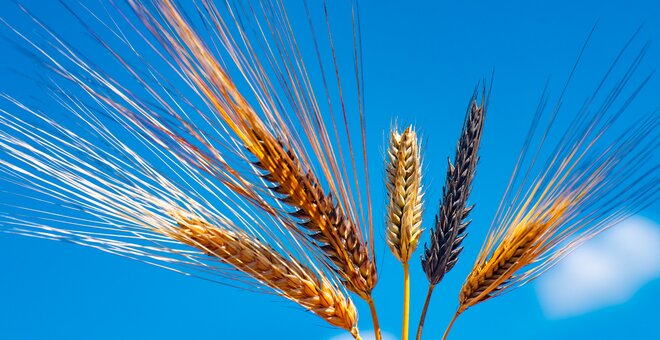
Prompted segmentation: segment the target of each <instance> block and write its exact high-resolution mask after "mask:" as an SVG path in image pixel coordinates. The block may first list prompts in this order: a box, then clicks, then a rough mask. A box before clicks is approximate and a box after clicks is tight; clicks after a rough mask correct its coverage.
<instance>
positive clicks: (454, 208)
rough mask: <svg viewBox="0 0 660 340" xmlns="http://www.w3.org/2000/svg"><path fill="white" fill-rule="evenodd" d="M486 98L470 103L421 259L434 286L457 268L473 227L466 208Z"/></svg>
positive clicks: (475, 163)
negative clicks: (429, 243)
mask: <svg viewBox="0 0 660 340" xmlns="http://www.w3.org/2000/svg"><path fill="white" fill-rule="evenodd" d="M485 96H486V95H485V94H484V95H483V96H482V98H481V103H480V104H478V103H477V101H476V94H475V96H474V97H473V98H472V100H471V101H470V105H469V107H468V110H467V112H466V117H465V123H464V124H463V130H462V132H461V137H460V139H459V141H458V145H457V146H456V156H455V160H454V164H452V163H451V160H448V166H447V178H446V181H445V186H444V188H443V192H442V203H441V206H440V211H439V213H438V214H437V215H436V217H435V228H434V229H433V230H432V232H431V246H430V247H426V245H425V250H424V256H423V258H422V268H423V269H424V272H425V273H426V277H427V278H428V280H429V282H430V283H431V285H436V284H438V282H440V280H442V278H443V277H444V275H445V274H446V273H447V272H449V271H450V270H451V269H452V268H453V267H454V265H455V264H456V261H457V260H458V255H459V254H460V253H461V250H463V248H462V247H461V242H463V239H464V238H465V236H466V234H465V229H466V228H467V226H468V225H469V224H470V221H465V219H466V218H467V216H468V214H469V213H470V211H471V210H472V207H473V206H470V207H468V206H466V205H467V200H468V197H469V195H470V190H471V186H472V180H473V179H474V175H475V172H476V167H477V162H478V160H479V157H478V153H477V152H478V150H479V144H480V143H481V132H482V130H483V126H484V120H485V115H486V103H485V101H486V99H485Z"/></svg>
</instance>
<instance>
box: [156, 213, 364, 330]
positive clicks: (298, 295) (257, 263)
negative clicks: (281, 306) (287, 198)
mask: <svg viewBox="0 0 660 340" xmlns="http://www.w3.org/2000/svg"><path fill="white" fill-rule="evenodd" d="M170 214H171V215H172V217H173V218H174V219H175V220H176V221H177V224H178V227H177V228H170V229H163V230H159V231H160V232H163V233H166V234H167V236H169V237H171V238H173V239H176V240H178V241H180V242H182V243H184V244H187V245H189V246H191V247H194V248H197V249H200V250H202V251H203V252H205V253H206V254H207V255H209V256H213V257H217V258H219V259H220V260H221V261H222V262H224V263H227V264H229V265H231V266H233V267H234V268H236V269H237V270H239V271H241V272H244V273H246V274H248V275H250V276H251V277H253V278H254V279H256V280H257V281H259V282H261V283H262V284H264V285H266V286H268V287H270V288H272V289H273V290H274V291H275V292H277V293H278V294H279V295H281V296H283V297H285V298H287V299H289V300H292V301H294V302H296V303H298V304H299V305H301V306H302V307H304V308H305V309H307V310H309V311H311V312H312V313H314V314H316V315H318V316H320V317H321V318H323V319H324V320H326V321H327V322H328V323H330V324H331V325H333V326H337V327H340V328H343V329H345V330H348V331H349V332H350V333H351V334H352V335H353V336H354V337H356V338H357V337H358V330H357V311H356V309H355V306H354V305H353V302H352V301H351V299H350V297H348V296H346V295H345V294H344V293H343V292H342V291H341V290H340V289H339V288H338V287H337V286H335V285H334V284H332V283H330V281H329V280H328V279H326V278H324V277H319V275H318V274H316V273H315V271H313V270H311V269H310V268H308V267H306V266H304V265H303V264H301V263H299V262H297V261H295V260H294V259H293V258H290V257H286V256H283V255H282V254H280V253H279V252H278V251H277V250H275V249H273V248H272V247H270V246H269V245H267V244H264V243H262V242H260V241H258V240H255V239H254V237H252V236H250V235H248V234H246V233H244V232H242V231H240V230H227V229H223V228H218V227H215V226H212V225H210V224H208V223H207V222H205V221H203V220H201V219H199V218H197V217H186V216H184V215H183V214H181V213H179V212H171V213H170Z"/></svg>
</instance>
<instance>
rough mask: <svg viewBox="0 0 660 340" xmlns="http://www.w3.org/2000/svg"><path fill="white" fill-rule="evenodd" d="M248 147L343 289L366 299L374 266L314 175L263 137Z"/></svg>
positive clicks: (354, 230) (352, 227)
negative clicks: (322, 253) (328, 264)
mask: <svg viewBox="0 0 660 340" xmlns="http://www.w3.org/2000/svg"><path fill="white" fill-rule="evenodd" d="M256 138H258V139H259V141H260V142H259V143H255V144H253V145H252V146H250V147H249V150H250V151H251V152H252V153H253V154H254V155H255V156H256V157H257V158H258V160H259V161H258V162H257V163H256V164H257V165H258V166H259V167H260V168H262V169H263V170H264V171H266V174H264V175H263V177H264V178H265V179H266V180H268V181H270V182H271V183H273V184H274V186H272V187H271V190H273V191H274V192H276V193H278V194H279V195H281V196H280V199H281V200H282V201H284V202H285V203H287V204H289V205H291V206H292V207H295V208H296V209H297V210H296V211H295V212H293V213H292V215H293V216H294V217H295V218H297V219H298V220H299V221H300V223H299V225H300V226H302V227H303V228H304V229H305V230H306V231H300V232H301V233H305V234H307V235H308V236H309V237H310V238H311V240H313V242H315V244H317V245H318V246H319V247H320V248H321V249H322V250H323V252H324V253H325V254H326V256H327V257H328V258H329V259H330V261H331V266H332V267H333V268H334V269H335V270H336V271H337V273H338V274H339V275H340V277H341V278H342V279H343V281H344V284H345V286H346V288H347V289H349V290H350V291H352V292H354V293H356V294H358V295H359V296H360V297H362V298H363V299H365V300H367V299H368V298H369V296H370V295H371V291H372V289H373V287H374V286H375V284H376V280H377V274H376V267H375V263H374V262H373V261H372V260H371V258H370V256H369V251H368V248H367V246H366V244H365V242H364V241H362V238H361V236H360V232H359V230H358V228H357V227H356V226H355V224H354V223H353V222H352V221H351V220H349V219H348V218H347V217H346V216H345V214H344V212H343V210H342V208H341V207H340V206H339V205H338V204H336V203H335V201H334V199H333V197H332V196H330V195H326V194H325V193H324V192H323V189H322V188H321V186H320V185H319V183H318V181H317V180H316V178H315V177H314V175H313V174H312V173H311V172H309V171H307V172H304V170H303V168H302V166H301V165H300V162H299V161H298V160H297V158H296V157H295V155H294V154H293V153H291V152H288V151H286V150H285V148H284V145H283V143H280V142H276V141H275V139H274V138H271V137H270V136H269V135H267V134H259V135H258V136H257V137H256Z"/></svg>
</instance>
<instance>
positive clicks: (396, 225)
mask: <svg viewBox="0 0 660 340" xmlns="http://www.w3.org/2000/svg"><path fill="white" fill-rule="evenodd" d="M387 153H388V155H387V156H388V162H387V170H386V187H387V201H388V205H387V244H388V246H389V247H390V250H391V251H392V254H394V256H395V257H396V258H397V259H398V260H399V261H401V262H402V263H406V262H408V261H409V260H410V256H411V255H412V254H413V252H414V251H415V249H416V248H417V244H418V242H419V237H420V235H421V234H422V229H421V224H422V210H423V209H422V208H423V202H422V198H423V196H424V195H423V193H422V161H421V155H420V147H419V142H418V140H417V134H416V133H415V131H414V130H413V129H412V126H411V127H408V128H407V129H405V130H404V131H403V133H399V132H398V131H396V129H395V130H394V131H392V132H391V134H390V145H389V149H388V152H387Z"/></svg>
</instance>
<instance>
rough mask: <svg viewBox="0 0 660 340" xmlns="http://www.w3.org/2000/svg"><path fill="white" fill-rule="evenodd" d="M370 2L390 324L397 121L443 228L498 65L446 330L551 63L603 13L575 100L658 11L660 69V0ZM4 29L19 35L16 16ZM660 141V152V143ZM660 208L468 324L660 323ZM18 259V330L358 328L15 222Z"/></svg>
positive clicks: (541, 331) (8, 59)
mask: <svg viewBox="0 0 660 340" xmlns="http://www.w3.org/2000/svg"><path fill="white" fill-rule="evenodd" d="M24 3H25V4H27V5H28V7H30V8H35V9H36V10H37V12H38V13H39V14H41V15H42V16H43V17H44V18H47V22H48V24H49V25H50V26H51V27H54V28H56V29H57V30H61V31H63V32H67V33H71V34H73V35H74V36H75V34H76V33H75V31H76V30H79V28H75V27H74V25H71V19H70V17H67V16H66V15H64V14H63V13H64V12H63V11H62V9H61V7H59V5H57V4H51V3H48V4H42V3H41V2H37V1H24ZM360 9H361V16H362V17H361V19H362V33H363V37H362V38H363V48H364V64H365V85H366V108H367V124H368V131H367V132H368V133H367V137H368V143H369V150H368V152H369V160H370V166H371V167H370V171H371V174H372V178H373V179H372V183H373V187H372V193H373V195H374V197H373V199H374V200H373V201H374V207H373V209H374V212H375V214H374V215H375V218H376V220H375V226H376V229H377V230H378V232H377V240H376V242H377V243H376V250H377V252H378V268H379V277H380V279H379V284H378V286H377V288H376V290H375V299H376V303H377V306H378V309H379V316H380V321H381V324H382V325H383V330H384V331H385V332H387V333H390V334H392V337H391V338H390V339H396V338H397V337H398V335H399V330H400V313H401V306H400V304H401V301H400V299H401V268H400V265H399V264H398V262H397V261H396V260H395V259H394V257H393V256H392V255H391V254H390V253H389V251H388V249H387V248H386V247H385V245H384V236H383V233H382V229H383V228H384V227H383V223H384V222H383V219H382V217H383V214H381V213H380V211H381V209H383V207H382V202H384V200H385V199H384V192H383V189H384V188H383V185H381V184H382V169H381V164H382V159H383V151H382V150H383V145H384V144H383V141H384V135H385V134H386V131H387V130H388V129H389V128H390V127H391V126H392V124H393V121H395V120H397V121H398V122H399V123H400V124H401V125H402V126H403V125H405V124H414V125H415V126H417V127H418V131H419V133H420V134H421V135H422V136H423V140H424V154H423V156H424V163H425V168H426V173H425V174H426V181H427V195H426V202H427V209H426V213H425V215H424V218H425V221H427V222H426V223H425V226H426V227H427V228H428V226H429V222H430V221H431V220H432V218H433V215H434V213H435V211H436V209H437V202H438V200H439V198H440V195H441V187H442V183H443V181H444V175H445V171H446V169H445V167H446V157H447V156H449V155H452V157H453V150H454V147H455V143H456V139H457V136H458V133H459V131H460V128H461V124H462V121H463V114H464V112H465V107H466V105H467V102H468V99H469V98H470V95H471V94H472V91H473V89H474V87H475V85H476V84H477V82H478V81H480V80H481V79H483V78H484V77H487V78H488V77H490V75H491V73H492V71H493V70H495V77H494V85H493V92H492V97H491V106H490V108H489V112H488V117H487V121H486V127H485V131H484V137H483V142H482V151H481V161H480V164H479V168H478V171H477V177H476V180H475V183H474V190H473V194H472V196H471V201H472V202H475V203H476V204H477V206H476V208H475V210H474V212H473V213H472V215H471V216H472V220H473V222H472V225H471V227H470V231H469V236H468V237H467V239H466V241H465V242H464V245H465V250H464V252H463V254H462V255H461V258H460V260H459V262H458V264H457V265H456V267H455V269H454V270H453V271H452V272H451V273H450V274H449V275H448V276H447V277H446V278H445V279H444V280H443V281H442V283H441V284H440V285H439V287H438V288H437V289H436V291H435V293H434V298H433V302H432V305H431V307H430V309H429V313H428V316H427V321H426V328H425V335H426V336H427V338H438V337H439V336H440V335H441V332H442V331H443V330H444V328H445V326H446V324H447V322H448V321H449V319H450V318H451V316H452V314H453V312H454V311H455V309H456V307H457V303H458V302H457V296H458V292H459V290H460V287H461V284H462V282H463V280H464V278H465V276H466V275H467V274H468V272H469V271H470V269H471V266H472V263H473V261H474V259H475V257H476V254H477V252H478V250H479V248H480V245H481V242H482V240H483V238H484V237H485V234H486V232H487V229H488V226H489V225H490V220H491V219H492V216H493V215H494V213H495V210H496V209H497V205H498V203H499V199H500V197H501V195H502V193H503V191H504V189H505V185H506V182H507V180H508V178H509V175H510V173H511V171H512V169H513V166H514V163H515V160H516V157H517V155H518V150H519V148H520V146H521V143H522V141H523V138H524V136H525V133H526V132H527V127H528V124H529V122H530V120H531V118H532V114H533V112H534V110H535V108H536V105H537V103H538V100H539V97H540V95H541V93H542V91H543V87H544V84H545V83H546V81H547V79H548V77H551V85H550V90H551V94H554V95H556V94H557V93H559V92H560V91H561V88H562V85H563V83H564V81H565V79H566V77H567V76H568V73H569V71H570V69H571V67H572V66H573V63H574V61H575V59H576V57H577V54H578V52H579V50H580V48H581V47H582V45H583V43H584V41H585V39H586V37H587V35H588V34H589V31H590V30H591V28H592V27H594V25H596V30H595V33H594V36H593V39H592V40H591V43H590V44H589V46H588V49H587V52H586V54H585V57H584V62H583V63H582V64H581V66H580V69H579V71H578V74H577V76H576V79H577V80H576V83H575V84H574V85H575V86H573V87H572V88H570V89H569V91H570V93H571V94H572V95H573V96H574V97H573V98H575V100H580V99H583V98H585V97H586V96H588V95H589V94H590V92H589V91H590V90H589V89H591V88H593V86H594V83H595V82H596V80H597V79H599V77H601V76H602V75H603V73H604V71H605V70H606V68H607V65H608V64H609V63H610V62H611V61H612V60H613V58H614V57H615V56H616V54H617V53H618V52H619V50H620V49H621V47H622V46H623V44H624V43H625V42H626V40H627V39H628V38H630V36H631V35H632V34H633V32H634V31H635V30H636V29H637V28H638V27H640V25H642V24H643V27H642V30H641V33H640V34H639V38H638V39H637V41H636V45H634V48H633V49H635V48H639V46H640V45H641V44H642V43H644V42H646V41H647V40H648V41H651V43H652V45H651V49H650V50H649V53H648V55H647V57H646V61H645V62H644V63H643V65H642V66H641V67H640V71H639V72H640V73H641V74H646V73H648V72H650V71H653V70H655V69H657V67H658V66H660V43H659V42H660V3H658V2H657V1H651V0H649V1H634V2H633V3H631V2H629V1H498V2H491V1H465V2H459V1H411V2H408V3H406V4H405V5H403V4H402V2H399V1H364V2H362V3H361V8H360ZM0 17H2V18H5V19H8V20H10V21H12V22H14V23H17V26H18V27H19V28H20V29H21V30H28V31H29V30H31V26H30V25H29V23H28V22H27V21H26V20H22V19H20V16H19V12H18V11H17V10H16V8H15V5H14V4H13V2H12V1H5V0H1V2H0ZM347 25H350V23H347ZM0 32H2V34H3V36H11V35H10V33H9V32H8V30H7V29H6V28H5V27H3V28H2V29H0ZM0 46H1V47H0V48H1V49H2V50H3V51H4V52H3V53H2V54H1V55H0V65H5V66H8V67H0V91H1V92H8V93H12V94H17V95H24V96H34V97H38V96H39V92H38V89H37V88H35V87H34V86H32V87H30V85H28V84H27V83H26V82H24V81H22V80H20V79H17V78H16V75H15V73H14V70H16V69H18V70H20V71H21V72H24V73H26V74H30V72H34V67H33V66H32V65H31V64H30V61H29V60H25V59H24V58H23V57H22V56H21V55H20V54H19V53H16V51H14V49H13V47H12V46H11V43H9V42H7V41H4V40H3V41H2V42H0ZM84 46H85V45H84V44H83V45H82V46H81V47H84ZM305 48H311V47H309V46H303V49H305ZM628 60H630V59H628ZM659 99H660V79H658V77H656V78H654V79H653V80H652V81H651V83H650V84H649V85H648V86H647V88H646V89H645V90H644V92H643V95H642V96H641V97H640V98H639V100H638V101H637V103H636V105H637V106H635V107H633V108H636V107H639V108H641V110H643V109H646V110H647V111H648V110H652V109H655V108H657V107H658V104H659V102H660V101H659ZM569 102H570V99H569ZM636 117H638V113H637V112H636V111H634V110H630V111H629V112H628V113H627V115H626V116H625V117H624V118H623V119H622V120H623V123H625V122H631V121H632V120H634V119H635V118H636ZM560 128H561V127H560ZM657 156H658V155H657V152H656V153H655V154H654V157H655V158H654V159H657ZM1 199H2V198H0V200H1ZM658 207H659V206H658V204H657V203H655V204H654V205H653V206H652V207H651V208H649V209H647V210H646V211H644V212H642V213H641V217H637V218H636V219H635V220H634V221H632V222H629V223H627V224H623V225H621V226H618V227H617V228H614V229H612V230H611V231H610V232H608V233H606V234H603V235H601V237H599V238H597V239H595V240H594V241H593V242H591V243H589V244H588V245H585V247H584V248H582V249H580V250H579V251H577V252H576V253H575V254H574V256H572V257H569V258H568V259H566V260H565V261H564V262H562V263H560V265H559V266H558V267H557V268H556V269H555V270H553V271H551V272H549V273H547V275H546V276H544V277H543V278H542V279H541V280H539V281H538V282H535V283H532V284H530V285H528V286H525V287H523V288H522V289H519V290H516V291H514V292H512V293H510V294H507V295H505V296H502V297H499V298H497V299H493V300H491V301H488V302H486V303H483V304H480V305H478V306H476V307H474V308H472V309H470V310H469V311H467V312H466V313H465V314H464V315H462V316H461V317H460V318H459V319H458V321H457V322H456V324H455V326H454V329H453V331H452V334H451V336H450V339H481V338H484V337H489V338H496V339H499V338H507V339H530V338H532V339H556V338H565V339H622V338H628V339H660V324H659V323H658V322H657V320H658V318H660V311H659V310H658V307H657V301H660V280H659V279H658V278H659V277H660V265H658V259H660V254H658V249H660V236H658V235H659V234H660V231H659V230H660V227H659V226H658V223H659V222H658V221H660V214H658ZM426 240H428V234H427V233H425V234H424V235H423V236H422V242H425V241H426ZM631 244H632V245H634V246H631ZM420 248H421V247H420ZM419 253H420V252H419V249H418V252H417V255H415V256H413V260H412V262H411V270H412V278H411V280H412V287H413V290H412V294H411V298H412V307H411V329H415V328H416V325H417V320H418V318H419V311H420V309H421V306H422V303H423V298H424V293H425V292H426V288H427V281H426V278H425V276H424V274H423V272H422V271H421V268H420V266H419V262H418V260H417V259H418V255H419ZM613 254H619V256H615V255H613ZM0 267H2V269H3V270H2V273H1V274H0V339H117V338H121V339H183V338H186V339H202V338H204V339H240V338H244V339H262V338H272V339H331V338H332V339H343V338H333V337H334V336H340V335H341V332H340V331H339V330H337V329H333V328H330V327H328V326H327V325H326V324H325V323H324V322H323V321H322V320H320V319H318V318H316V317H314V316H313V315H311V314H309V313H305V312H303V311H301V310H300V309H299V308H297V307H296V306H295V305H294V304H292V303H289V302H288V301H285V300H284V299H281V298H278V297H274V296H269V295H258V294H252V293H249V292H245V291H240V290H237V289H234V288H231V287H225V286H221V285H218V284H215V283H211V282H206V281H203V280H197V279H194V278H190V277H185V276H182V275H178V274H175V273H172V272H168V271H165V270H162V269H159V268H156V267H152V266H147V265H144V264H141V263H138V262H132V261H129V260H125V259H121V258H118V257H114V256H111V255H107V254H103V253H100V252H96V251H94V250H91V249H86V248H83V247H77V246H72V245H66V244H61V243H57V242H49V241H43V240H35V239H28V238H22V237H17V236H9V235H0ZM575 268H578V269H577V270H576V269H575ZM580 268H581V269H584V270H580ZM603 282H606V283H608V284H607V285H605V286H603V284H602V283H603ZM580 292H582V293H583V294H580ZM587 295H588V296H587ZM585 296H587V297H585ZM356 303H357V305H358V307H359V310H360V315H361V322H360V326H361V329H363V330H365V331H367V330H369V329H370V328H371V326H370V322H369V321H370V320H369V314H368V309H367V308H366V306H365V305H363V304H362V303H361V302H359V301H357V299H356ZM394 335H396V336H394Z"/></svg>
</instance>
